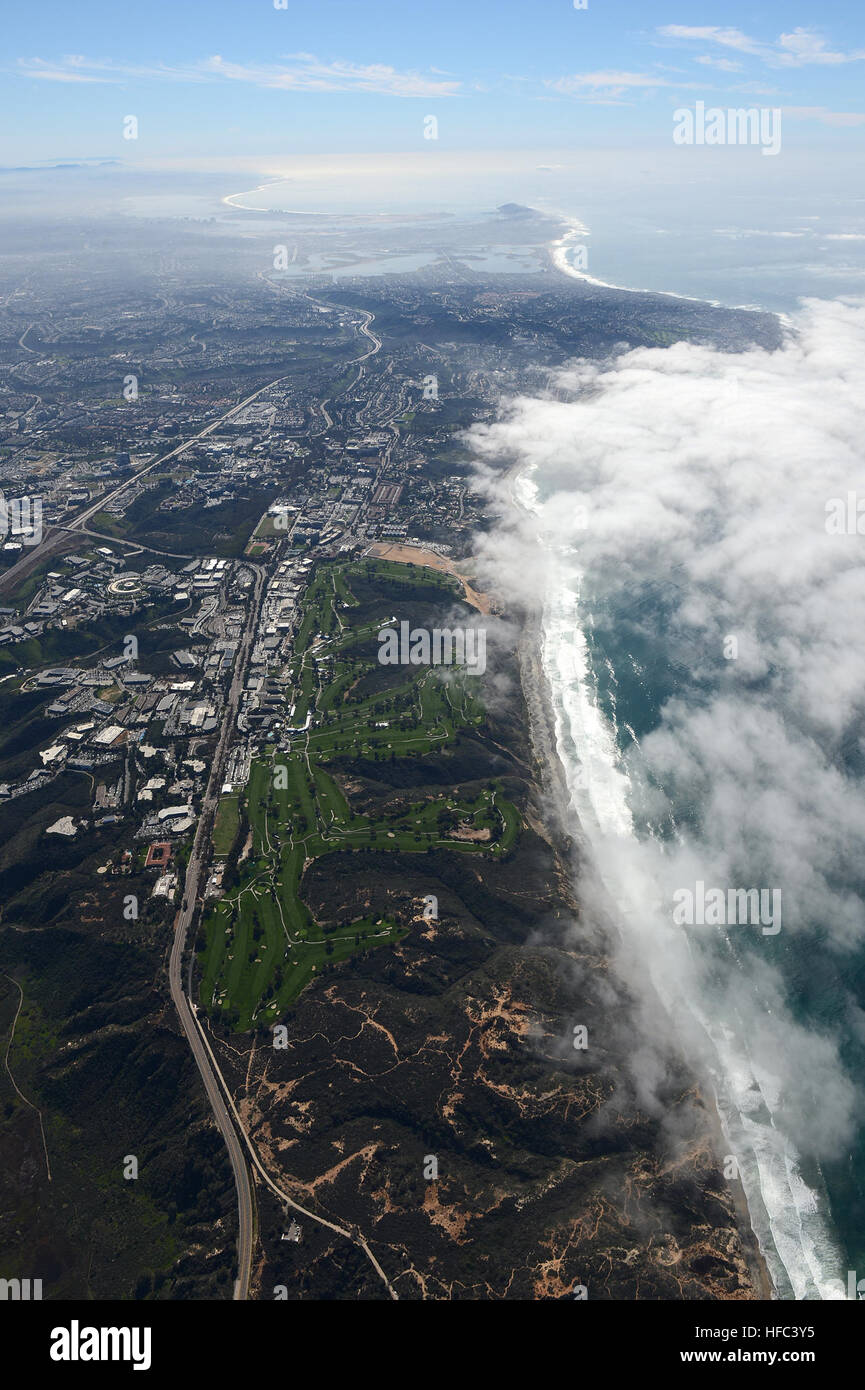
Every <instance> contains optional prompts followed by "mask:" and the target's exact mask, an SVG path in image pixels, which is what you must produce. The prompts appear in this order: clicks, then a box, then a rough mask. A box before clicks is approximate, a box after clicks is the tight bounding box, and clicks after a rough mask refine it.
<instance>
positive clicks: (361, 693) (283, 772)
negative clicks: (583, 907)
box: [201, 561, 520, 1030]
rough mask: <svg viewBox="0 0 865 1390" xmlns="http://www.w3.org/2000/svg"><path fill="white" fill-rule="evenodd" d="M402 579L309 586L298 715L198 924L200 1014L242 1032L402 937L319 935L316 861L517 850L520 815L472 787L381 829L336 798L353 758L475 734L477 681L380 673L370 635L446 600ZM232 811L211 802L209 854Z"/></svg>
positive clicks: (427, 749)
mask: <svg viewBox="0 0 865 1390" xmlns="http://www.w3.org/2000/svg"><path fill="white" fill-rule="evenodd" d="M409 576H410V577H409V578H408V579H407V578H406V569H405V567H404V566H396V565H389V564H387V563H386V562H373V563H371V562H369V561H360V562H355V563H354V564H348V563H347V562H342V563H341V564H340V563H339V562H336V563H333V564H329V565H322V566H320V567H319V570H318V572H317V573H316V576H315V578H314V580H313V581H312V583H311V585H310V588H309V591H308V594H307V598H306V600H305V604H304V612H305V616H304V619H303V622H302V624H301V627H300V630H299V634H298V639H297V642H296V646H295V651H296V653H297V655H296V657H295V659H294V663H293V667H292V675H293V682H294V684H293V694H292V696H291V697H290V701H291V702H292V703H293V705H294V711H293V713H292V715H291V718H290V720H287V721H286V725H287V729H286V731H285V732H284V734H283V735H282V739H283V742H282V745H281V746H280V747H276V746H270V747H268V748H266V749H265V750H264V753H263V755H262V757H261V758H259V759H258V760H256V761H255V762H254V763H253V764H252V768H251V771H250V780H249V786H248V789H247V807H246V812H247V815H248V819H249V825H250V829H251V831H252V846H251V854H250V856H249V858H248V859H247V860H245V861H244V862H243V864H242V865H241V869H240V874H239V879H238V881H237V882H236V883H235V884H234V886H233V887H232V888H231V889H230V890H229V891H228V892H227V894H226V896H225V897H224V898H223V899H222V900H221V902H220V903H219V904H218V906H217V907H215V908H214V909H213V910H212V911H211V912H210V913H209V915H208V917H207V919H206V923H205V927H206V945H205V948H204V950H203V952H202V958H201V965H202V984H201V999H202V1003H203V1005H204V1007H205V1008H207V1009H209V1010H211V1011H214V1012H218V1013H221V1014H222V1015H223V1016H224V1017H225V1018H226V1019H227V1020H228V1021H230V1022H231V1023H232V1025H233V1026H234V1027H235V1028H236V1029H238V1030H245V1029H248V1028H250V1027H254V1026H269V1025H271V1024H273V1023H274V1022H276V1021H277V1020H278V1019H279V1017H280V1016H281V1015H282V1013H283V1012H284V1011H285V1009H286V1008H287V1007H288V1006H289V1005H290V1004H291V1002H292V1000H293V999H295V998H296V997H297V995H298V994H299V993H300V991H301V990H302V989H303V988H304V986H305V985H306V984H308V983H309V981H310V980H311V979H312V978H313V976H314V975H315V974H316V973H318V972H320V971H321V969H322V967H323V966H325V965H326V964H329V963H331V964H335V963H338V962H340V961H343V960H346V959H348V958H349V957H350V956H352V955H354V954H356V953H358V952H361V953H363V952H366V951H369V950H372V949H373V948H375V947H378V946H383V945H390V944H393V943H394V942H396V941H399V940H400V939H401V937H403V936H404V935H405V934H406V932H407V930H408V928H407V927H406V926H401V925H399V924H398V923H397V922H395V921H392V920H389V919H386V918H381V919H375V920H373V919H372V918H363V919H361V920H356V921H352V922H350V923H347V924H346V923H343V924H341V925H340V926H338V927H336V926H332V927H331V928H330V929H327V928H326V927H323V926H321V925H320V924H319V923H318V922H317V921H316V920H315V918H314V917H313V916H312V914H311V913H310V911H309V909H308V907H307V906H306V904H305V902H304V900H303V876H304V872H305V870H306V869H307V868H308V867H309V864H310V863H311V862H312V861H313V860H315V859H317V858H319V857H321V856H322V855H326V854H328V853H331V852H332V851H334V850H363V849H375V850H384V851H399V852H402V853H423V852H425V851H426V850H428V849H449V850H453V851H455V852H456V853H459V854H464V855H478V854H486V855H490V856H493V857H497V856H500V855H501V854H504V853H506V852H507V851H508V850H509V849H510V848H511V847H512V846H513V844H514V842H515V840H516V837H517V835H518V832H519V825H520V817H519V813H518V811H517V809H516V807H515V806H514V805H513V804H512V803H511V802H510V801H508V800H507V799H506V798H505V796H504V795H503V792H502V789H501V787H500V786H499V784H498V783H497V782H495V781H492V782H489V783H488V784H487V785H486V786H485V787H483V788H482V789H480V790H478V789H477V784H474V787H473V790H472V793H471V794H470V795H465V794H457V793H456V792H448V791H443V790H441V789H440V788H436V789H432V790H430V791H429V792H427V793H426V794H422V793H420V792H419V791H417V790H415V791H414V792H413V793H412V795H411V796H405V797H400V798H399V800H398V802H396V803H394V805H393V807H392V809H391V810H389V813H388V814H387V815H382V816H380V817H378V818H370V816H368V815H365V814H362V813H360V812H359V811H358V810H356V809H355V808H353V807H352V806H351V804H350V801H349V799H348V798H347V796H346V793H345V791H344V790H343V789H342V787H341V786H340V773H341V771H342V769H343V767H344V766H345V764H346V763H348V762H350V761H352V760H354V759H356V758H358V757H360V758H362V759H365V760H367V761H368V762H371V763H375V762H376V761H387V762H389V763H393V762H397V761H401V760H404V759H410V758H417V757H423V756H425V755H427V754H429V753H431V752H435V751H437V750H439V749H441V748H443V747H446V746H447V745H449V744H452V743H453V741H454V740H455V739H456V738H457V737H458V736H459V734H460V731H464V730H471V729H472V728H478V727H479V726H480V725H481V724H482V723H483V718H484V714H483V706H482V704H481V700H480V694H479V689H478V687H479V684H480V682H479V679H478V678H477V677H468V676H466V674H465V673H464V672H462V671H457V670H456V669H454V668H451V669H450V670H449V671H448V672H447V673H446V674H445V673H442V672H439V671H436V670H434V669H431V668H429V667H415V666H407V667H396V668H395V667H382V666H381V665H380V664H379V663H378V662H377V659H376V658H377V643H376V634H377V632H378V630H379V629H380V627H381V626H382V624H383V623H385V622H389V621H391V620H392V618H393V616H394V613H395V611H396V610H397V608H398V607H399V603H400V601H402V602H403V603H404V602H406V601H407V598H406V596H407V595H408V596H412V597H414V598H415V599H416V598H417V596H418V595H419V596H420V597H421V599H422V601H424V602H431V601H432V600H437V601H438V603H439V604H440V605H441V606H445V605H447V604H449V603H452V602H453V600H454V592H453V586H452V583H451V581H450V580H449V579H448V578H447V577H445V576H439V575H437V574H435V575H433V577H432V578H431V577H430V573H429V572H424V573H423V574H422V575H420V576H419V577H418V576H416V575H414V574H412V573H411V572H409ZM375 610H378V611H377V612H376V611H375ZM239 810H240V808H239V805H238V801H237V798H232V797H225V798H223V800H222V801H221V802H220V807H219V813H218V816H217V822H216V828H215V832H214V839H215V842H217V843H218V844H219V845H220V846H221V847H222V848H221V850H220V851H218V852H222V853H227V852H228V849H230V847H231V844H232V843H233V839H234V835H235V834H236V828H237V824H238V817H239ZM226 846H227V848H226Z"/></svg>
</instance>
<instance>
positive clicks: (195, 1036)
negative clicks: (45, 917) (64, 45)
mask: <svg viewBox="0 0 865 1390" xmlns="http://www.w3.org/2000/svg"><path fill="white" fill-rule="evenodd" d="M250 568H254V571H255V582H254V589H253V593H252V595H251V597H250V603H249V611H248V613H247V617H246V624H245V626H244V630H243V636H242V637H241V640H240V645H239V647H238V651H237V657H236V659H235V663H234V673H233V675H232V680H231V687H230V689H229V693H228V699H227V700H226V704H225V711H224V714H223V717H222V727H221V729H220V732H219V742H218V744H217V747H216V752H215V753H214V757H213V765H212V767H211V772H210V779H209V781H208V784H207V791H206V792H205V796H204V801H203V803H202V807H201V815H200V816H199V818H198V826H197V828H196V831H195V839H194V840H193V844H192V853H191V855H190V857H189V865H188V868H187V870H186V880H185V883H184V888H183V905H182V907H181V909H180V912H179V913H178V915H177V918H176V920H175V924H174V943H173V945H172V948H171V958H170V960H169V965H168V979H169V984H170V987H171V998H172V999H173V1001H174V1006H175V1008H176V1009H177V1016H178V1018H179V1019H180V1026H181V1028H182V1029H183V1031H184V1033H185V1035H186V1040H187V1042H188V1043H189V1046H190V1047H191V1048H192V1053H193V1056H194V1057H195V1060H196V1062H197V1064H198V1070H199V1071H200V1072H201V1078H202V1080H203V1082H204V1089H205V1091H206V1092H207V1098H208V1100H209V1101H210V1105H211V1108H212V1110H213V1114H214V1117H215V1119H216V1123H217V1125H218V1126H219V1129H220V1132H221V1134H222V1137H223V1139H224V1140H225V1146H226V1148H227V1149H228V1157H229V1159H230V1160H231V1167H232V1170H233V1172H234V1183H235V1187H236V1188H237V1215H238V1232H237V1279H236V1281H235V1285H234V1297H235V1299H246V1298H247V1297H248V1295H249V1273H250V1266H251V1263H252V1238H253V1209H252V1187H251V1184H250V1181H249V1170H248V1168H247V1166H246V1158H245V1156H244V1152H243V1146H242V1145H241V1142H240V1140H239V1138H238V1135H237V1131H236V1129H235V1128H234V1124H233V1123H232V1119H231V1116H230V1115H229V1113H228V1110H227V1108H226V1105H225V1101H224V1100H223V1097H222V1091H221V1089H220V1086H219V1082H218V1080H217V1077H216V1075H215V1073H214V1069H213V1066H212V1064H211V1060H210V1057H209V1056H208V1051H207V1049H206V1048H205V1046H204V1044H203V1043H202V1039H201V1034H200V1032H199V1030H198V1027H197V1024H196V1021H195V1019H194V1017H193V1013H192V1009H191V1007H190V1000H189V999H188V998H187V996H186V994H184V991H183V982H182V976H181V972H182V968H183V954H184V950H185V948H186V938H187V935H188V932H189V928H190V926H191V925H192V922H193V919H194V917H195V910H196V904H197V898H198V889H199V882H200V878H201V869H202V863H203V862H204V861H205V860H206V858H207V855H208V851H209V849H210V837H211V831H212V827H213V820H214V816H215V814H216V806H217V802H218V801H219V793H220V790H221V787H222V778H223V774H224V771H225V759H226V754H227V752H228V749H229V746H230V744H231V740H232V735H233V733H234V726H235V723H236V720H237V710H238V705H239V704H240V696H241V693H242V691H243V685H244V681H245V679H246V670H247V666H248V664H249V654H250V652H251V650H252V646H253V643H254V641H255V631H256V628H257V626H258V614H259V609H260V606H261V591H262V587H263V584H264V570H263V569H259V568H257V567H253V566H250Z"/></svg>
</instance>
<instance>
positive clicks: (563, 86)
mask: <svg viewBox="0 0 865 1390" xmlns="http://www.w3.org/2000/svg"><path fill="white" fill-rule="evenodd" d="M697 85H698V84H696V83H692V82H681V81H677V82H671V81H670V80H669V78H666V77H661V76H660V75H659V74H658V73H653V72H614V71H602V72H575V73H570V74H568V75H567V76H565V77H551V78H547V80H546V81H545V82H544V86H545V87H547V88H548V89H549V90H550V91H552V92H559V93H561V94H562V95H563V96H576V97H580V98H582V99H583V100H586V101H599V100H602V99H604V100H615V99H619V98H621V97H623V96H625V95H626V94H627V93H628V92H637V91H651V90H652V89H653V88H656V87H675V88H676V89H678V90H681V89H683V88H689V87H696V86H697Z"/></svg>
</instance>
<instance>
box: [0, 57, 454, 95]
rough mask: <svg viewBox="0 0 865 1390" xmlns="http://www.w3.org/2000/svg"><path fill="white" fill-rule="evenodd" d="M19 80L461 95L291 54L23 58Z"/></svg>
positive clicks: (438, 85)
mask: <svg viewBox="0 0 865 1390" xmlns="http://www.w3.org/2000/svg"><path fill="white" fill-rule="evenodd" d="M15 70H16V72H17V74H18V75H19V76H20V77H30V78H36V79H38V80H40V81H43V82H89V83H94V82H95V83H103V84H104V83H108V84H111V85H117V86H121V85H124V84H125V83H127V82H129V81H130V80H134V81H161V82H199V83H200V82H220V81H227V82H241V83H245V84H247V85H249V86H253V87H269V88H274V89H277V90H283V91H302V92H361V93H364V92H365V93H369V94H370V95H375V96H396V97H447V96H454V95H456V93H457V92H459V91H460V89H461V87H462V84H461V83H460V82H459V81H458V80H456V79H454V78H450V77H448V78H444V77H442V76H440V75H438V74H435V75H429V74H425V73H420V72H414V71H404V72H401V71H399V70H398V69H396V68H393V67H390V66H389V65H388V64H385V63H369V64H360V63H350V62H346V61H344V60H343V59H335V60H332V61H330V62H325V61H323V60H322V59H319V58H317V57H316V56H315V55H314V54H311V53H297V54H292V55H290V56H289V57H287V58H286V59H284V60H283V61H282V62H278V63H268V64H260V63H237V62H232V61H230V60H229V59H226V58H223V57H222V56H221V55H219V54H216V55H214V56H212V57H209V58H204V59H202V60H201V61H200V62H197V63H193V64H186V65H179V66H172V65H169V64H162V63H160V64H155V65H141V64H134V63H115V62H111V61H107V60H100V59H93V58H85V57H81V56H79V55H69V56H64V57H63V58H60V59H57V60H54V61H47V60H45V59H43V58H19V60H18V63H17V67H16V69H15Z"/></svg>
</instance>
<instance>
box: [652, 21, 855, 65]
mask: <svg viewBox="0 0 865 1390" xmlns="http://www.w3.org/2000/svg"><path fill="white" fill-rule="evenodd" d="M655 32H656V33H657V34H659V35H660V36H661V38H664V39H681V40H683V41H686V42H696V43H700V44H706V43H715V44H718V45H719V46H720V47H721V48H732V49H735V50H736V51H737V52H739V53H744V54H747V55H748V56H749V57H752V58H759V59H761V60H762V61H763V62H764V63H768V64H769V65H770V66H771V67H782V68H783V67H787V68H801V67H807V66H809V65H812V64H817V65H819V66H824V67H825V66H837V65H838V64H840V63H856V62H861V61H862V60H863V59H865V49H857V50H856V51H854V52H852V53H841V52H838V51H837V50H834V49H831V48H829V46H828V44H827V41H826V40H825V39H824V38H823V37H822V36H821V35H820V34H818V33H816V32H815V31H814V30H813V29H802V28H798V29H794V30H793V31H792V32H791V33H789V34H781V35H780V36H779V38H777V39H775V40H774V41H771V42H768V43H767V42H763V41H762V40H760V39H755V38H752V37H751V36H750V35H749V34H744V33H743V32H742V30H741V29H733V28H722V27H721V26H719V25H716V24H664V25H661V27H660V28H658V29H656V31H655ZM698 61H703V60H702V59H698Z"/></svg>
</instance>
